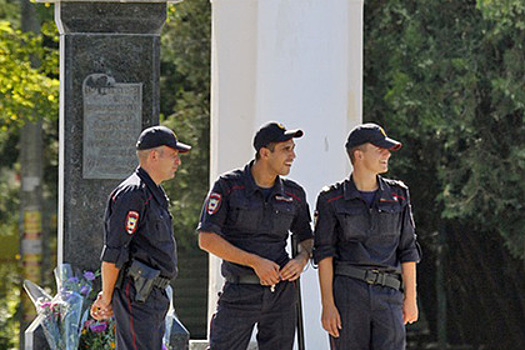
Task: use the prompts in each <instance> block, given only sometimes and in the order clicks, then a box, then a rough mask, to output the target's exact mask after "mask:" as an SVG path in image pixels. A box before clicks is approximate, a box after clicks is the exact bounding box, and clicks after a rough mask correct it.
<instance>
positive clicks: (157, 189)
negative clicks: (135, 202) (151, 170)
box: [135, 166, 169, 206]
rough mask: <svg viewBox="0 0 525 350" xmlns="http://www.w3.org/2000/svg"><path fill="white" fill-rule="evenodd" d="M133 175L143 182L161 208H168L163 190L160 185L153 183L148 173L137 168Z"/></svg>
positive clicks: (167, 201) (167, 200) (166, 197)
mask: <svg viewBox="0 0 525 350" xmlns="http://www.w3.org/2000/svg"><path fill="white" fill-rule="evenodd" d="M135 173H136V174H137V176H138V177H140V178H141V179H142V181H144V183H145V184H146V187H147V188H148V190H149V191H150V192H151V193H153V197H155V200H156V201H157V202H159V204H161V205H163V206H168V203H169V199H168V196H166V193H165V192H164V190H163V189H162V187H161V186H160V185H158V186H157V184H156V183H155V182H154V181H153V179H152V178H151V176H149V174H148V172H147V171H146V170H144V169H142V168H141V167H140V166H139V167H138V168H137V169H136V170H135Z"/></svg>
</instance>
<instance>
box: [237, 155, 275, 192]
mask: <svg viewBox="0 0 525 350" xmlns="http://www.w3.org/2000/svg"><path fill="white" fill-rule="evenodd" d="M254 163H255V160H251V161H250V162H249V163H248V164H246V166H245V167H244V169H243V176H242V181H243V183H244V186H245V188H246V193H247V194H249V195H252V194H253V193H254V192H256V191H260V187H259V186H257V184H256V183H255V179H254V178H253V175H252V171H251V169H252V165H253V164H254ZM275 195H281V196H284V195H285V192H284V182H283V180H282V179H281V177H280V176H277V178H276V179H275V183H274V184H273V187H272V194H271V197H273V196H275Z"/></svg>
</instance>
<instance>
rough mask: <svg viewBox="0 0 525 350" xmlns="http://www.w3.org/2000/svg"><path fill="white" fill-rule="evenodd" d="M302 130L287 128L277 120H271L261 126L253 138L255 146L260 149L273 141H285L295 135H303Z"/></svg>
mask: <svg viewBox="0 0 525 350" xmlns="http://www.w3.org/2000/svg"><path fill="white" fill-rule="evenodd" d="M303 135H304V132H303V131H302V130H298V129H297V130H286V128H285V127H284V126H283V125H282V124H279V123H277V122H269V123H267V124H264V125H263V126H261V128H260V129H259V131H257V133H256V134H255V137H254V138H253V147H255V150H257V151H259V150H260V149H261V148H262V147H266V146H268V145H269V144H270V143H272V142H285V141H288V140H291V139H292V138H294V137H302V136H303Z"/></svg>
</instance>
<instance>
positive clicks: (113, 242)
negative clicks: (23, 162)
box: [101, 167, 177, 279]
mask: <svg viewBox="0 0 525 350" xmlns="http://www.w3.org/2000/svg"><path fill="white" fill-rule="evenodd" d="M168 203H169V200H168V198H167V197H166V194H165V193H164V190H163V189H162V187H161V186H157V185H156V184H155V182H153V180H152V179H151V177H150V176H149V175H148V173H147V172H146V171H144V169H142V168H140V167H139V168H137V170H136V171H135V173H134V174H132V175H131V176H130V177H128V178H127V179H126V180H124V181H123V182H122V183H121V184H120V185H118V186H117V188H115V190H113V192H112V193H111V195H110V197H109V200H108V204H107V207H106V217H105V237H104V249H103V250H102V256H101V260H102V261H107V262H111V263H114V264H115V265H116V267H118V268H121V267H122V266H124V264H125V263H127V262H128V261H130V260H132V259H137V260H140V261H141V262H143V263H145V264H147V265H149V266H150V267H152V268H154V269H157V270H160V275H161V276H163V277H165V278H169V279H173V278H175V277H176V275H177V252H176V243H175V238H174V237H173V227H172V223H171V215H170V212H169V211H168Z"/></svg>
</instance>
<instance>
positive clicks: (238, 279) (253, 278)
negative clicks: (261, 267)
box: [226, 275, 261, 284]
mask: <svg viewBox="0 0 525 350" xmlns="http://www.w3.org/2000/svg"><path fill="white" fill-rule="evenodd" d="M226 281H228V282H230V283H234V284H261V281H260V280H259V277H257V275H245V276H227V277H226Z"/></svg>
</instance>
